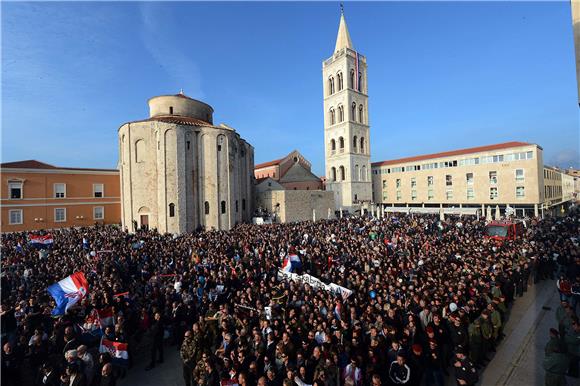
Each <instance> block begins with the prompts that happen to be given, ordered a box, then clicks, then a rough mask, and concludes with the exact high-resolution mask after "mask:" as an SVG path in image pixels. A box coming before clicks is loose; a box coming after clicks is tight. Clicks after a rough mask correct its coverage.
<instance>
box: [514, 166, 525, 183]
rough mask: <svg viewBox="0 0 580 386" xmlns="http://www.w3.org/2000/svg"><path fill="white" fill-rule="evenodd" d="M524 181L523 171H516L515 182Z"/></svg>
mask: <svg viewBox="0 0 580 386" xmlns="http://www.w3.org/2000/svg"><path fill="white" fill-rule="evenodd" d="M523 180H524V169H516V181H523Z"/></svg>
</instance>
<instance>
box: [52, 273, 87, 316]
mask: <svg viewBox="0 0 580 386" xmlns="http://www.w3.org/2000/svg"><path fill="white" fill-rule="evenodd" d="M47 291H48V292H49V293H50V295H51V296H52V297H53V298H54V300H55V301H56V307H55V308H54V310H52V315H55V316H56V315H64V314H65V313H66V312H67V311H68V309H69V308H71V307H72V306H74V305H75V304H76V303H78V302H79V301H80V300H82V299H83V298H84V297H85V296H87V294H88V293H89V283H87V279H86V278H85V274H84V273H82V272H75V273H73V274H72V275H70V276H68V277H66V278H64V279H62V280H61V281H59V282H58V283H55V284H53V285H51V286H50V287H48V288H47Z"/></svg>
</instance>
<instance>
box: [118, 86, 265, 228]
mask: <svg viewBox="0 0 580 386" xmlns="http://www.w3.org/2000/svg"><path fill="white" fill-rule="evenodd" d="M148 103H149V118H148V119H144V120H140V121H134V122H128V123H125V124H124V125H122V126H121V127H120V128H119V170H120V173H121V202H122V204H121V206H122V215H121V216H122V222H123V226H124V227H127V228H128V229H129V230H134V229H136V228H140V227H148V228H156V229H157V230H159V232H162V233H164V232H170V233H184V232H191V231H193V230H196V229H199V228H204V229H212V228H213V229H220V230H227V229H230V228H231V227H233V226H234V225H235V224H238V223H242V222H250V221H251V218H252V214H253V202H254V200H253V172H254V171H253V169H254V148H253V147H252V146H251V145H250V144H249V143H248V142H246V141H245V140H244V139H242V138H241V137H240V135H239V134H238V133H237V132H236V131H235V130H234V129H233V128H231V127H229V126H227V125H224V124H221V125H219V126H215V125H214V124H213V108H212V107H211V106H210V105H208V104H206V103H203V102H201V101H198V100H195V99H193V98H190V97H188V96H186V95H184V94H183V93H179V94H176V95H162V96H156V97H153V98H151V99H149V101H148Z"/></svg>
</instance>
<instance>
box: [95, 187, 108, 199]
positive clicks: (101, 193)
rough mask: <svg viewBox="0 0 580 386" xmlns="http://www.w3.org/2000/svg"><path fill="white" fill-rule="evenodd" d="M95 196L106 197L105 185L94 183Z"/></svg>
mask: <svg viewBox="0 0 580 386" xmlns="http://www.w3.org/2000/svg"><path fill="white" fill-rule="evenodd" d="M93 197H95V198H101V197H105V185H103V184H93Z"/></svg>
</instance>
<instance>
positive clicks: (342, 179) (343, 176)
mask: <svg viewBox="0 0 580 386" xmlns="http://www.w3.org/2000/svg"><path fill="white" fill-rule="evenodd" d="M338 170H339V172H340V180H341V181H344V180H346V170H345V169H344V166H341V167H339V168H338Z"/></svg>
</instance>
